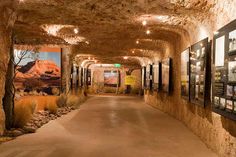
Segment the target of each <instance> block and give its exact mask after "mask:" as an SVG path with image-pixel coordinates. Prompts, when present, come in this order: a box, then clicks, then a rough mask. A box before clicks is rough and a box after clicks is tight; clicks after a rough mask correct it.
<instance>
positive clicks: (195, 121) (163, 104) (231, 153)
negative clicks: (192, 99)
mask: <svg viewBox="0 0 236 157" xmlns="http://www.w3.org/2000/svg"><path fill="white" fill-rule="evenodd" d="M175 42H176V46H175V49H172V50H171V51H168V52H165V53H164V54H163V56H160V58H159V59H164V58H166V57H171V58H172V59H173V72H172V76H173V77H172V78H171V80H172V83H173V92H172V93H171V94H170V95H167V94H165V93H162V92H159V93H157V92H152V91H145V96H144V99H145V102H146V103H147V104H149V105H151V106H153V107H155V108H157V109H160V110H162V111H164V112H166V113H168V114H169V115H171V116H173V117H175V118H176V119H178V120H180V121H182V122H183V123H184V124H185V125H186V126H187V127H188V128H189V129H191V130H192V131H193V132H194V133H195V134H196V135H197V136H199V137H200V139H201V140H202V141H203V142H204V143H205V144H206V145H207V146H208V147H209V148H211V149H212V150H213V151H215V152H217V153H218V154H219V155H220V156H222V157H235V156H236V122H235V121H232V120H230V119H227V118H225V117H223V116H220V115H218V114H216V113H214V112H212V110H211V103H210V100H209V99H208V100H207V107H206V108H202V107H201V106H198V105H194V104H191V103H189V102H187V101H186V100H184V99H182V98H181V93H180V91H181V90H180V87H181V84H180V83H181V82H180V81H181V76H180V74H181V65H180V59H181V52H182V51H183V50H184V49H186V48H187V46H188V45H189V44H190V43H189V41H187V40H184V39H183V38H181V37H179V38H176V39H175ZM191 44H193V43H191ZM209 92H210V89H209V90H208V93H209Z"/></svg>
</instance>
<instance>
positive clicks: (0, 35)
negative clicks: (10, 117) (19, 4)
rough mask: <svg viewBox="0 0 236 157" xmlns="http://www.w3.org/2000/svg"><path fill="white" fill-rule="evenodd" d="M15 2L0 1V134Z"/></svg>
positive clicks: (2, 129)
mask: <svg viewBox="0 0 236 157" xmlns="http://www.w3.org/2000/svg"><path fill="white" fill-rule="evenodd" d="M15 8H16V3H15V1H14V0H9V1H7V2H6V1H4V2H1V3H0V11H1V14H0V19H1V22H0V43H1V44H0V56H1V57H0V135H2V133H3V131H4V128H5V125H4V122H5V115H4V112H3V106H2V98H3V96H4V91H5V79H6V78H5V75H6V72H7V67H8V61H9V52H10V48H11V33H12V27H13V25H14V22H15V19H16V11H15Z"/></svg>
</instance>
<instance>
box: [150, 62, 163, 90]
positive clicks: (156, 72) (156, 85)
mask: <svg viewBox="0 0 236 157" xmlns="http://www.w3.org/2000/svg"><path fill="white" fill-rule="evenodd" d="M160 67H161V64H160V62H157V63H155V64H153V71H152V76H153V79H152V80H153V90H155V91H159V90H160V82H161V78H160V71H161V70H160Z"/></svg>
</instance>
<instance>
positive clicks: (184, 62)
mask: <svg viewBox="0 0 236 157" xmlns="http://www.w3.org/2000/svg"><path fill="white" fill-rule="evenodd" d="M189 53H190V48H188V49H186V50H185V51H183V52H182V53H181V96H182V97H186V98H187V99H189V79H190V78H189V77H190V76H189V70H190V69H189V68H190V67H189V57H190V56H189V55H190V54H189Z"/></svg>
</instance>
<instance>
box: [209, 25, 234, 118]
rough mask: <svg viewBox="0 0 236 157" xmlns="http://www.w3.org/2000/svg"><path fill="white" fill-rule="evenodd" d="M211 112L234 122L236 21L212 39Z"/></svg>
mask: <svg viewBox="0 0 236 157" xmlns="http://www.w3.org/2000/svg"><path fill="white" fill-rule="evenodd" d="M213 45H214V46H213V47H214V49H213V65H212V70H213V78H212V82H213V83H212V95H213V98H212V100H213V102H212V104H213V106H212V108H213V110H214V112H216V113H218V114H221V115H223V116H225V117H228V118H231V119H233V120H236V20H235V21H233V22H231V23H229V24H228V25H226V26H224V27H223V28H221V29H220V30H219V31H218V32H217V34H215V35H214V38H213Z"/></svg>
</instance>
